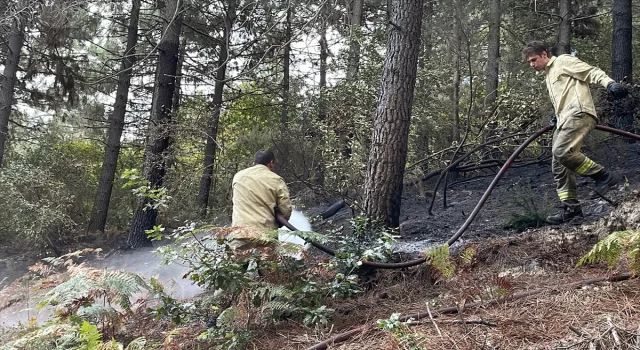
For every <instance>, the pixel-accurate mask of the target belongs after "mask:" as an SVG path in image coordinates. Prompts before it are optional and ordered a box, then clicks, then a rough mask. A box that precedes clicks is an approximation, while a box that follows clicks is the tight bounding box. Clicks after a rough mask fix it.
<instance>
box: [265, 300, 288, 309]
mask: <svg viewBox="0 0 640 350" xmlns="http://www.w3.org/2000/svg"><path fill="white" fill-rule="evenodd" d="M293 308H294V306H293V305H292V304H290V303H287V302H284V301H276V300H274V301H270V302H268V303H266V304H265V305H264V306H263V307H262V312H264V311H265V310H273V311H289V310H291V309H293Z"/></svg>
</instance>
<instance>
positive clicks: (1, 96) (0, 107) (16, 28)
mask: <svg viewBox="0 0 640 350" xmlns="http://www.w3.org/2000/svg"><path fill="white" fill-rule="evenodd" d="M25 21H26V20H25V18H24V16H22V15H16V16H15V17H14V18H13V21H12V22H13V23H12V24H11V29H10V31H9V35H8V44H7V58H6V60H5V63H4V72H3V74H2V76H0V168H2V160H3V158H4V153H5V146H6V144H7V138H8V136H9V116H10V115H11V108H12V107H13V90H14V87H15V85H16V72H18V68H19V66H18V65H19V63H20V51H21V50H22V45H24V29H25V25H26V23H25Z"/></svg>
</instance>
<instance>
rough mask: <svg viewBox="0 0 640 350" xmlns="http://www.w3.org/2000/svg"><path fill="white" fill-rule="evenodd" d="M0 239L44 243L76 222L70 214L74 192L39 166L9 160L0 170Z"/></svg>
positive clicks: (49, 241) (42, 244) (45, 244)
mask: <svg viewBox="0 0 640 350" xmlns="http://www.w3.org/2000/svg"><path fill="white" fill-rule="evenodd" d="M0 193H1V195H0V241H6V240H13V241H15V240H18V241H22V242H26V243H27V244H29V245H32V246H37V247H44V246H48V245H51V240H55V239H58V238H61V237H63V236H64V235H65V233H67V232H69V231H70V230H72V229H73V228H75V226H76V222H74V221H73V220H72V219H71V217H70V216H69V210H70V208H71V207H72V205H73V201H74V196H72V195H69V194H68V193H66V191H65V189H64V184H63V183H62V182H60V181H58V180H56V179H55V178H54V177H53V175H52V174H51V173H50V172H48V171H46V170H42V169H38V168H33V167H30V166H27V165H23V164H12V165H11V166H8V167H5V168H3V169H2V172H0Z"/></svg>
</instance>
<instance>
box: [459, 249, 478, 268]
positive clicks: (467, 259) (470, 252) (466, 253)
mask: <svg viewBox="0 0 640 350" xmlns="http://www.w3.org/2000/svg"><path fill="white" fill-rule="evenodd" d="M475 256H476V247H474V246H470V247H467V248H466V249H465V250H463V251H462V253H461V254H460V258H461V259H462V263H463V264H464V265H465V266H469V265H471V263H472V262H473V258H474V257H475Z"/></svg>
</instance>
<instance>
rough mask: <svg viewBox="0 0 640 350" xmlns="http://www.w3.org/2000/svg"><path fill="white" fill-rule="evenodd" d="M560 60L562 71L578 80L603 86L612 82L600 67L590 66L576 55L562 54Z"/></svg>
mask: <svg viewBox="0 0 640 350" xmlns="http://www.w3.org/2000/svg"><path fill="white" fill-rule="evenodd" d="M562 61H563V62H562V67H563V68H562V70H563V71H564V73H565V74H567V75H569V76H571V77H574V78H576V79H578V80H581V81H584V82H587V83H589V84H597V85H601V86H603V87H605V88H606V87H608V85H609V84H611V83H613V82H614V81H613V79H611V78H609V76H608V75H607V73H605V72H604V71H603V70H602V69H600V68H598V67H594V66H591V65H589V64H587V63H585V62H583V61H581V60H579V59H578V58H576V57H573V56H565V55H563V56H562Z"/></svg>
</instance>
